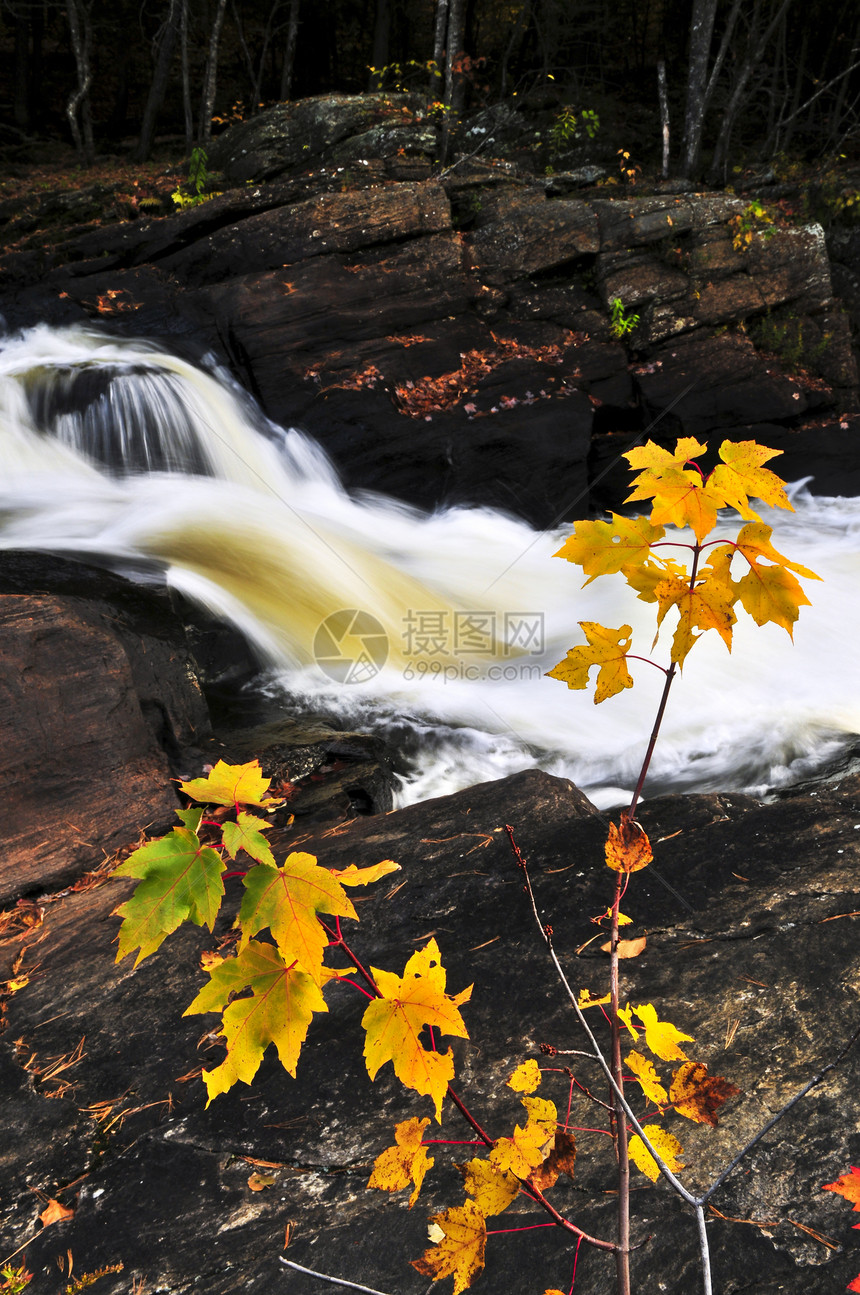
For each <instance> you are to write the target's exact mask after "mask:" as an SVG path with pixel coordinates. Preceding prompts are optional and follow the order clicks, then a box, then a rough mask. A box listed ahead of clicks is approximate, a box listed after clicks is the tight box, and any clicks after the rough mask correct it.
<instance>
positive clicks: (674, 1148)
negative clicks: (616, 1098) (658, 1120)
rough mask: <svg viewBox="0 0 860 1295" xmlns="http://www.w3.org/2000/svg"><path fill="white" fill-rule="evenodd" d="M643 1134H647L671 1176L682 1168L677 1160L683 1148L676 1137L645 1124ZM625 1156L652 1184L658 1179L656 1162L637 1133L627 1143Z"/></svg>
mask: <svg viewBox="0 0 860 1295" xmlns="http://www.w3.org/2000/svg"><path fill="white" fill-rule="evenodd" d="M643 1132H644V1133H645V1134H647V1136H648V1140H649V1141H650V1143H651V1145H652V1146H653V1148H654V1150H655V1151H656V1152H657V1154H658V1156H660V1157H661V1159H662V1160H664V1161H665V1163H666V1166H667V1167H668V1168H669V1169H671V1170H672V1173H673V1174H674V1173H677V1172H678V1170H679V1169H683V1168H684V1166H683V1164H682V1163H681V1161H680V1160H679V1159H678V1156H679V1155H681V1152H682V1150H683V1148H682V1146H681V1144H680V1142H679V1141H678V1139H677V1138H676V1137H673V1136H672V1134H671V1133H667V1132H666V1130H665V1129H663V1128H661V1127H660V1125H659V1124H646V1125H644V1126H643ZM627 1154H628V1156H629V1157H630V1159H631V1160H632V1161H633V1163H634V1165H636V1167H637V1169H641V1170H642V1172H643V1174H646V1175H647V1176H648V1178H650V1179H651V1181H652V1183H655V1182H656V1181H657V1179H658V1178H659V1177H660V1170H659V1168H658V1166H657V1161H656V1160H655V1159H654V1157H653V1156H652V1155H651V1152H650V1151H649V1150H648V1148H647V1147H646V1146H645V1143H644V1142H643V1141H642V1139H641V1138H640V1136H639V1134H638V1133H634V1135H633V1137H632V1138H631V1139H630V1141H629V1142H628V1144H627Z"/></svg>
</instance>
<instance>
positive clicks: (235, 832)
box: [221, 810, 277, 868]
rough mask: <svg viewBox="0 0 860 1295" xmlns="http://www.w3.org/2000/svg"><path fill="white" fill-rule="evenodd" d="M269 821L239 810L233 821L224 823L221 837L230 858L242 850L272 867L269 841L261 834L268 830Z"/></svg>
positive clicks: (272, 859) (272, 861)
mask: <svg viewBox="0 0 860 1295" xmlns="http://www.w3.org/2000/svg"><path fill="white" fill-rule="evenodd" d="M271 826H272V824H271V823H264V822H263V820H262V819H261V818H257V815H256V814H246V813H245V812H244V810H241V811H240V812H239V814H237V816H236V822H235V823H224V824H223V825H222V827H221V839H222V841H223V842H224V846H225V848H226V850H227V853H228V854H229V856H230V858H231V859H235V858H236V855H237V854H238V853H239V851H240V850H244V851H245V853H246V854H249V855H250V856H251V858H252V859H256V861H257V863H264V864H266V865H267V866H268V867H269V868H274V867H276V866H277V865H276V864H275V856H274V855H273V854H272V851H271V850H270V848H269V842H268V841H267V840H266V838H265V837H264V836H263V832H268V830H269V829H270V828H271Z"/></svg>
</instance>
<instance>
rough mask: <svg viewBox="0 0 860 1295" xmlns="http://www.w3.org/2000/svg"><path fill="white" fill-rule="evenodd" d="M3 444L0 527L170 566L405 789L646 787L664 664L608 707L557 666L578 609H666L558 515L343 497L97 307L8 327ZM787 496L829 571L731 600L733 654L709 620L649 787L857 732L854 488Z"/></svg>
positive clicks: (747, 782)
mask: <svg viewBox="0 0 860 1295" xmlns="http://www.w3.org/2000/svg"><path fill="white" fill-rule="evenodd" d="M559 418H560V420H563V418H564V407H563V405H559ZM0 463H2V476H0V547H4V548H33V549H42V550H48V551H52V552H61V553H67V554H69V555H71V556H79V557H83V558H86V557H87V556H89V557H90V558H91V559H95V560H97V561H99V562H105V561H108V562H110V564H111V565H113V566H114V567H115V568H117V569H119V570H140V569H141V566H142V564H143V565H147V564H148V565H151V566H152V567H153V568H154V569H161V570H163V571H164V573H165V578H166V580H167V581H168V583H169V584H170V585H172V586H173V587H174V588H176V589H178V590H180V591H182V593H183V594H185V595H186V596H188V597H190V598H191V599H193V600H195V601H197V602H199V603H201V604H203V605H205V606H206V607H207V608H209V609H211V610H213V611H215V612H216V613H217V614H218V615H220V616H223V617H225V618H227V619H228V620H230V621H232V622H233V623H234V624H236V625H237V626H238V627H239V628H240V629H241V630H242V632H243V633H244V634H245V635H246V636H247V637H248V638H249V639H250V640H251V641H252V643H253V644H254V645H255V646H256V648H257V650H258V652H259V655H260V661H261V671H260V677H259V680H258V682H257V684H256V687H257V688H259V689H260V690H262V691H263V692H264V693H265V695H266V696H267V697H269V698H270V699H271V702H272V706H273V709H275V708H277V709H282V708H283V706H284V705H285V704H287V705H290V706H293V707H295V708H296V709H297V710H299V711H301V710H311V711H314V712H315V713H318V712H320V711H323V712H326V713H329V714H331V715H332V716H333V717H335V718H336V720H337V722H338V723H342V724H348V725H350V726H352V725H355V726H360V727H362V728H363V729H366V730H368V731H373V732H377V733H380V734H382V735H384V736H387V737H388V738H390V739H392V740H394V741H396V742H397V744H398V746H399V747H400V749H401V750H403V751H404V752H405V753H406V755H407V757H408V759H409V762H410V765H411V770H412V772H411V774H410V776H409V777H408V778H405V779H404V780H403V786H402V789H401V793H400V802H401V803H409V802H412V801H415V800H419V799H423V798H425V797H428V796H435V795H443V794H446V793H448V792H451V791H455V790H458V789H460V788H462V787H465V786H469V785H471V784H473V783H475V782H482V781H485V780H487V779H491V778H497V777H502V776H504V775H505V774H508V773H512V772H515V771H517V770H520V769H525V768H533V767H538V768H542V769H546V770H547V771H549V772H551V773H555V774H559V775H564V776H566V777H569V778H571V779H572V780H573V781H574V782H575V783H576V784H577V785H578V786H580V787H581V788H582V789H583V790H584V791H585V792H586V793H587V794H588V795H589V796H591V798H592V799H593V800H594V801H595V803H596V804H598V805H600V806H602V807H605V806H608V805H611V804H614V803H616V802H617V801H618V800H620V799H622V798H623V796H624V793H626V792H629V790H630V789H631V788H632V785H633V783H634V782H635V779H636V774H637V772H638V769H639V766H640V764H641V760H642V756H643V753H644V750H645V745H646V743H647V739H648V734H649V732H650V728H651V723H652V720H653V716H654V713H655V710H656V706H657V702H658V699H659V695H660V691H661V688H662V682H663V675H662V674H661V672H660V671H658V670H655V669H653V668H651V667H649V666H648V665H646V664H642V665H640V666H637V668H636V671H635V676H634V677H635V686H634V687H633V688H632V689H630V690H628V691H626V692H625V693H624V694H623V695H621V696H619V697H616V698H613V699H611V700H609V701H607V702H605V703H603V704H602V705H601V706H600V707H595V705H594V703H593V700H592V696H593V692H592V691H589V692H587V693H586V692H574V691H570V690H568V689H566V688H565V687H564V685H563V684H561V683H559V682H557V681H555V680H552V679H547V678H546V677H545V671H547V670H548V669H550V668H551V667H552V666H553V665H555V663H556V662H557V661H559V660H560V659H562V658H563V657H564V655H565V652H566V650H567V648H569V647H572V646H573V645H574V644H576V643H580V642H582V641H583V640H582V634H581V631H580V629H579V626H578V622H580V621H598V622H601V623H603V624H606V625H611V626H619V625H621V624H624V623H627V624H630V625H632V626H633V628H634V651H638V652H640V653H642V654H643V655H647V654H648V651H649V648H650V644H651V640H652V638H653V635H654V609H653V607H652V606H649V605H647V604H644V603H641V602H639V601H638V600H636V599H635V598H634V597H633V596H632V594H631V593H630V591H629V590H628V589H627V587H626V585H625V584H624V581H623V579H622V578H621V577H609V578H604V579H601V580H598V581H596V582H594V583H593V584H590V585H588V586H587V587H586V588H581V583H582V574H581V572H580V571H579V569H578V568H575V567H573V566H572V565H570V564H569V563H566V562H563V561H559V560H557V559H554V558H553V556H552V555H553V553H554V552H555V551H556V550H557V549H558V547H559V545H560V543H561V542H562V540H563V539H564V537H565V535H566V534H567V533H568V532H569V528H567V527H565V528H561V529H559V530H557V531H551V532H536V531H533V530H532V529H531V528H530V527H529V526H527V525H526V524H525V523H523V522H521V521H518V520H515V519H513V518H511V517H509V516H505V515H504V514H502V513H497V512H492V511H490V510H488V509H469V508H461V507H458V508H452V509H442V510H439V511H437V512H435V513H433V514H430V515H428V514H425V513H420V512H418V511H416V510H414V509H411V508H409V507H407V506H406V505H404V504H402V503H399V502H397V501H394V500H391V499H387V498H384V497H382V496H379V495H373V496H371V495H358V496H356V495H349V494H347V492H346V491H345V490H344V489H343V487H342V486H341V484H340V482H339V480H338V478H337V474H336V472H335V471H334V469H333V467H332V465H331V464H330V462H329V461H328V460H327V458H326V456H325V455H324V453H323V451H322V450H321V449H320V448H319V446H317V445H316V444H315V443H314V442H312V441H310V440H309V439H308V438H306V437H305V436H303V435H302V434H301V433H300V432H298V431H294V430H288V431H284V430H282V429H280V428H277V427H275V426H274V425H273V424H271V423H270V422H269V421H268V420H267V419H266V418H265V417H264V416H263V415H262V413H261V412H260V410H259V409H258V408H257V407H256V406H255V405H254V403H253V401H252V400H251V399H250V397H248V396H247V395H246V394H245V393H244V392H243V391H242V390H241V389H240V388H238V387H237V385H236V384H235V383H234V382H233V380H232V379H231V378H230V377H229V375H227V374H226V373H225V372H223V371H222V370H219V369H217V368H216V367H215V366H214V364H206V363H204V365H203V366H198V365H195V364H192V363H190V362H188V361H186V360H183V359H181V358H178V357H177V356H175V355H172V354H170V353H168V352H166V351H164V350H161V349H160V348H159V347H157V346H156V345H154V344H152V343H148V342H146V341H142V340H127V339H119V338H111V337H109V336H107V335H105V334H104V333H98V332H95V331H89V330H86V329H83V328H72V329H65V330H54V329H50V328H48V327H46V326H42V327H38V328H35V329H32V330H30V331H29V332H27V333H25V334H23V335H19V336H17V337H14V338H9V339H6V340H5V341H3V342H2V344H0ZM770 466H771V467H773V468H774V469H775V470H777V471H778V470H779V461H778V460H775V461H773V462H772V463H771V465H770ZM791 494H792V497H793V501H794V507H795V511H794V512H793V513H788V512H783V511H772V510H769V509H762V510H761V512H762V517H763V519H764V520H765V521H766V522H767V523H768V525H771V526H773V528H774V536H773V543H774V545H775V547H776V548H777V549H778V550H779V551H780V552H782V553H784V554H785V555H786V556H788V557H789V558H790V559H792V560H793V561H795V562H799V563H802V564H803V565H804V566H807V567H810V568H812V570H814V571H816V572H817V573H818V574H819V575H820V576H821V577H822V582H821V583H818V582H812V581H805V582H804V584H805V588H806V592H807V594H808V596H809V597H810V599H811V600H812V604H813V605H812V606H811V607H804V608H803V609H802V611H801V616H800V621H799V623H798V625H797V627H796V629H795V634H794V642H793V643H792V641H791V639H789V637H788V635H787V634H786V633H785V632H784V631H783V630H781V629H778V628H777V627H775V626H772V625H768V626H765V627H763V628H761V629H759V628H758V627H756V626H755V624H754V623H753V622H752V621H751V620H750V619H749V618H748V617H747V616H746V615H745V613H743V612H742V611H741V612H739V623H738V625H737V626H736V628H735V635H734V647H733V650H732V652H731V654H729V653H728V652H727V650H726V648H725V646H724V645H723V643H722V642H721V640H720V639H719V638H718V637H717V636H716V635H715V634H709V635H706V636H705V637H704V638H703V640H702V642H700V643H698V644H697V645H696V647H695V649H694V651H693V652H692V653H691V655H690V657H689V659H688V661H687V664H686V665H685V667H684V671H683V676H682V677H681V678H679V679H678V680H677V681H676V683H675V685H674V686H673V691H672V696H671V698H670V701H669V708H668V712H667V716H666V719H665V721H664V726H663V730H662V733H661V737H660V741H659V743H658V746H657V750H656V754H655V758H654V762H653V765H652V774H651V777H650V780H649V783H648V785H647V787H646V794H652V795H653V794H654V793H655V792H656V791H666V790H669V789H674V790H684V791H701V790H744V791H750V792H753V793H756V794H763V793H767V792H769V791H773V790H775V789H779V788H781V787H785V786H787V785H790V784H792V783H794V782H797V781H799V780H802V779H804V778H806V777H809V776H810V775H812V774H814V773H816V772H817V771H819V770H821V769H822V768H824V767H826V766H827V765H828V764H830V763H832V762H834V761H836V760H838V758H839V757H840V754H841V753H844V752H845V751H846V750H848V749H849V748H850V747H851V745H852V743H853V740H854V738H855V736H856V735H857V734H858V733H860V686H858V685H860V664H858V649H857V643H858V640H860V598H858V590H860V500H858V499H852V498H821V497H817V498H816V497H813V496H812V495H810V494H809V492H808V491H807V489H806V488H805V485H804V484H803V483H795V485H794V486H793V487H792V490H791ZM722 525H725V529H726V533H727V534H734V533H735V530H736V527H735V528H733V527H732V526H731V524H730V523H729V521H728V520H727V521H726V523H725V524H723V523H721V526H722ZM670 632H671V625H670V626H669V627H668V631H664V633H663V635H661V642H660V644H659V645H658V648H657V650H656V652H655V659H656V660H658V661H665V659H666V644H668V642H669V633H670ZM664 640H665V643H664ZM661 652H662V655H661Z"/></svg>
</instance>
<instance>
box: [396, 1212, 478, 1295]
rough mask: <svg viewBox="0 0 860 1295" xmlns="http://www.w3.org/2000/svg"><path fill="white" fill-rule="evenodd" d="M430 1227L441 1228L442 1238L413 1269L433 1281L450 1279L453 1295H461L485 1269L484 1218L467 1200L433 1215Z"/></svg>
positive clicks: (425, 1252) (414, 1261)
mask: <svg viewBox="0 0 860 1295" xmlns="http://www.w3.org/2000/svg"><path fill="white" fill-rule="evenodd" d="M431 1224H432V1225H435V1226H436V1227H438V1228H441V1230H442V1232H443V1233H444V1239H443V1240H442V1241H440V1242H439V1244H438V1245H435V1246H431V1248H430V1249H429V1250H425V1251H424V1254H423V1255H422V1256H421V1258H420V1259H413V1260H412V1267H413V1268H416V1269H417V1270H418V1272H420V1273H421V1274H422V1276H424V1277H432V1279H433V1281H439V1280H440V1279H441V1278H442V1277H453V1278H454V1290H453V1295H460V1292H461V1291H464V1290H466V1289H467V1288H468V1287H469V1286H471V1285H472V1282H473V1281H474V1280H475V1278H476V1277H477V1276H478V1274H479V1273H480V1272H481V1270H482V1268H483V1267H484V1251H485V1249H486V1245H487V1225H486V1222H485V1219H484V1216H483V1214H482V1213H481V1211H480V1210H479V1209H478V1207H477V1205H475V1204H474V1202H472V1201H467V1202H466V1204H465V1205H455V1206H453V1207H452V1208H451V1209H448V1210H444V1211H443V1212H442V1213H441V1214H433V1215H432V1216H431Z"/></svg>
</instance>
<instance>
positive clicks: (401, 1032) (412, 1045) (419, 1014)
mask: <svg viewBox="0 0 860 1295" xmlns="http://www.w3.org/2000/svg"><path fill="white" fill-rule="evenodd" d="M371 970H372V972H373V978H374V980H375V982H376V986H377V988H378V990H379V993H380V995H381V996H380V997H379V998H375V999H374V1000H373V1001H372V1002H371V1003H368V1005H367V1008H366V1010H365V1013H364V1016H363V1017H362V1020H361V1023H362V1026H363V1027H364V1030H365V1032H366V1038H365V1042H364V1058H365V1061H366V1063H367V1070H368V1074H369V1075H370V1078H371V1079H374V1078H375V1077H376V1074H377V1071H378V1070H379V1068H380V1067H381V1066H383V1065H384V1064H385V1062H386V1061H391V1062H392V1064H393V1066H394V1073H395V1074H396V1075H397V1077H398V1079H399V1080H400V1082H401V1083H402V1084H404V1085H405V1086H406V1087H407V1088H412V1089H414V1090H415V1091H416V1092H417V1093H421V1094H422V1095H426V1096H429V1097H430V1098H431V1099H432V1101H433V1103H434V1105H435V1107H436V1119H437V1120H440V1121H441V1112H442V1099H443V1097H444V1096H445V1092H446V1090H447V1088H448V1084H449V1083H450V1082H451V1080H452V1079H453V1077H454V1058H453V1053H452V1051H451V1049H450V1048H449V1049H448V1051H447V1052H446V1053H442V1052H431V1051H428V1050H427V1049H426V1048H425V1047H424V1046H423V1045H422V1043H421V1042H420V1039H419V1035H420V1034H421V1031H422V1029H423V1028H424V1026H425V1025H432V1026H433V1027H434V1029H437V1030H438V1031H439V1033H440V1034H453V1035H454V1036H455V1037H457V1038H461V1039H467V1038H468V1037H469V1035H468V1032H467V1030H466V1026H465V1024H464V1022H463V1018H462V1016H461V1015H460V1012H459V1010H458V1009H459V1006H460V1004H461V1003H465V1002H466V1001H467V1000H468V999H469V997H470V996H471V993H472V986H471V985H470V986H469V987H468V989H464V990H463V991H462V992H461V993H459V994H457V995H456V996H452V995H450V994H446V993H445V984H446V973H445V969H444V967H443V966H442V964H441V962H440V960H439V946H438V944H437V943H436V941H435V940H430V942H429V943H428V944H427V945H426V946H425V947H424V948H423V949H420V950H418V952H416V953H413V954H412V956H411V958H410V959H409V961H408V962H407V963H406V967H405V970H404V972H403V976H402V977H401V976H397V975H395V974H394V973H393V972H390V971H379V970H378V969H377V968H376V967H373V968H371Z"/></svg>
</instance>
